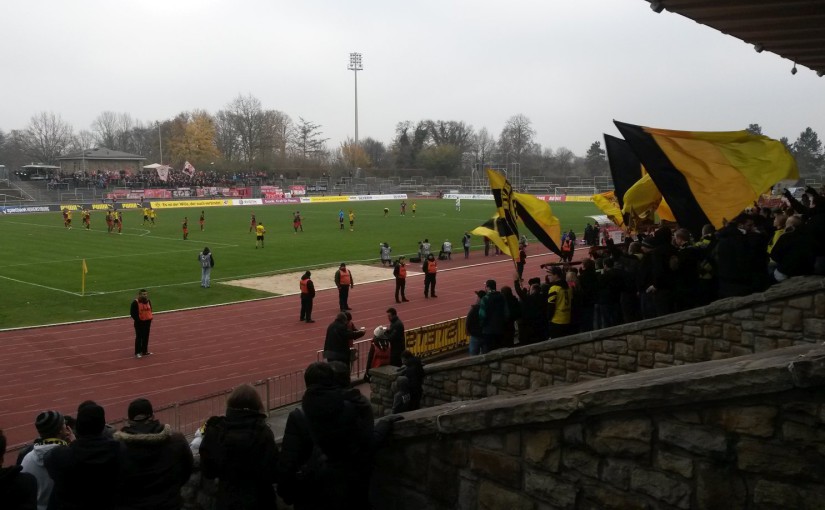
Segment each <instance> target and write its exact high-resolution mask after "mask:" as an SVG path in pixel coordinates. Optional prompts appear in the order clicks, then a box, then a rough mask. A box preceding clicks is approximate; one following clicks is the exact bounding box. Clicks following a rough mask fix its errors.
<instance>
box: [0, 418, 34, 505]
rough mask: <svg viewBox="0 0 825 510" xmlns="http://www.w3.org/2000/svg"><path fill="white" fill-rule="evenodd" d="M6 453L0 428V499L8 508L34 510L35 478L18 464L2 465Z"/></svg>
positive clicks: (3, 436) (4, 439) (4, 440)
mask: <svg viewBox="0 0 825 510" xmlns="http://www.w3.org/2000/svg"><path fill="white" fill-rule="evenodd" d="M5 455H6V436H5V434H3V431H2V430H0V501H2V502H3V508H5V509H8V510H35V509H36V508H37V479H35V477H34V475H31V474H29V473H23V472H22V469H23V468H21V467H20V466H18V465H14V466H9V467H3V457H4V456H5Z"/></svg>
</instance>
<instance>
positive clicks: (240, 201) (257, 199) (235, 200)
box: [232, 198, 266, 205]
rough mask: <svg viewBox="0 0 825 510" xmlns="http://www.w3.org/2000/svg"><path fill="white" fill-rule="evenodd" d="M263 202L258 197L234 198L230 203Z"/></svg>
mask: <svg viewBox="0 0 825 510" xmlns="http://www.w3.org/2000/svg"><path fill="white" fill-rule="evenodd" d="M265 203H266V202H264V201H263V200H261V199H260V198H236V199H233V200H232V205H261V204H265Z"/></svg>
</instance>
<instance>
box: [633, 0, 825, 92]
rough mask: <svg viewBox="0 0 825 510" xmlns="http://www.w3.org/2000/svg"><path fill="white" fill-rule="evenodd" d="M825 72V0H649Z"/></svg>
mask: <svg viewBox="0 0 825 510" xmlns="http://www.w3.org/2000/svg"><path fill="white" fill-rule="evenodd" d="M645 1H647V2H648V3H650V7H651V9H653V10H654V11H656V12H661V11H662V10H667V11H670V12H674V13H676V14H680V15H682V16H685V17H686V18H690V19H692V20H693V21H696V22H697V23H701V24H703V25H707V26H709V27H711V28H715V29H716V30H719V31H720V32H722V33H723V34H728V35H732V36H733V37H736V38H737V39H741V40H742V41H744V42H746V43H748V44H753V45H754V48H755V49H756V51H758V52H760V53H761V52H762V51H770V52H771V53H775V54H777V55H779V56H780V57H783V58H787V59H788V60H790V61H792V62H794V63H796V64H797V65H801V66H805V67H807V68H809V69H811V70H813V71H816V72H817V74H819V76H822V75H825V0H645Z"/></svg>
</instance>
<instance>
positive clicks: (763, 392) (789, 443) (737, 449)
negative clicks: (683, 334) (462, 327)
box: [372, 306, 825, 510]
mask: <svg viewBox="0 0 825 510" xmlns="http://www.w3.org/2000/svg"><path fill="white" fill-rule="evenodd" d="M769 308H770V306H769ZM674 359H676V358H674ZM823 389H825V348H823V347H812V346H797V347H789V348H785V349H779V350H774V351H770V352H765V353H761V354H754V355H749V356H744V357H740V358H737V359H731V360H720V361H711V362H707V363H700V364H696V365H692V366H681V367H672V368H663V369H658V370H650V371H645V372H641V373H635V374H628V375H623V376H618V377H615V378H612V379H600V380H595V381H589V382H583V383H580V384H575V385H568V386H563V387H555V388H553V387H548V388H542V389H539V390H535V391H531V392H526V393H525V394H519V395H501V396H495V397H490V398H486V399H483V400H475V401H469V402H462V403H452V404H444V405H441V406H437V407H432V408H428V409H422V410H419V411H415V412H412V413H407V414H406V419H405V420H403V421H401V422H398V423H396V427H395V431H394V435H393V440H392V442H391V443H390V444H389V445H388V446H387V447H385V448H384V449H383V450H381V451H380V452H379V455H378V459H377V466H376V469H375V474H374V477H373V494H372V496H373V503H374V507H375V508H382V509H388V510H391V509H411V510H421V509H422V508H428V509H435V510H441V509H444V510H447V509H449V510H453V509H460V510H465V509H466V510H476V509H479V510H481V509H507V510H521V509H525V510H527V509H530V510H533V509H535V510H545V509H547V510H549V509H649V508H656V509H688V508H698V509H713V508H724V509H740V508H741V509H745V508H754V509H756V508H794V509H814V508H822V505H823V501H825V469H823V468H825V424H823V417H825V406H823V401H825V393H823Z"/></svg>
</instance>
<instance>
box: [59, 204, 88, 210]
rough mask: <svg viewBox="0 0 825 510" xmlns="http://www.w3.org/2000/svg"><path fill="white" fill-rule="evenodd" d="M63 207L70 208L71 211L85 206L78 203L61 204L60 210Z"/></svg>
mask: <svg viewBox="0 0 825 510" xmlns="http://www.w3.org/2000/svg"><path fill="white" fill-rule="evenodd" d="M63 209H68V210H70V211H79V210H81V209H83V206H82V205H78V204H61V205H60V210H61V211H62V210H63Z"/></svg>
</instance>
